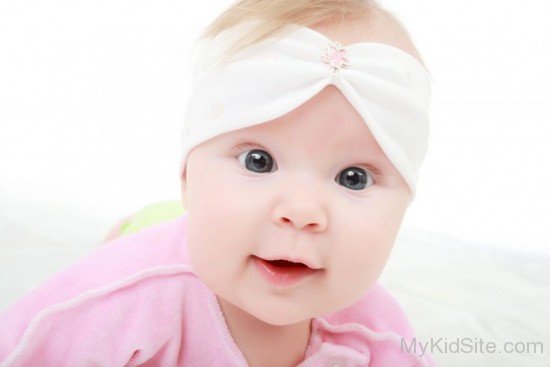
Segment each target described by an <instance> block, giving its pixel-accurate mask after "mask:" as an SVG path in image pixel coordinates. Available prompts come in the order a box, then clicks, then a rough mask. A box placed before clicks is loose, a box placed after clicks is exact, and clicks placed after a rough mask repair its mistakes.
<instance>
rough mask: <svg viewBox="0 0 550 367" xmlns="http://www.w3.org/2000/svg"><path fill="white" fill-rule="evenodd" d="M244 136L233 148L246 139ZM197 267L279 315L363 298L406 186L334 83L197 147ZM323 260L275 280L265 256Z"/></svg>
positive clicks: (226, 290)
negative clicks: (294, 277)
mask: <svg viewBox="0 0 550 367" xmlns="http://www.w3.org/2000/svg"><path fill="white" fill-rule="evenodd" d="M243 143H249V145H247V146H244V147H242V149H241V150H238V147H239V145H241V144H243ZM182 194H183V195H182V198H183V205H184V206H185V208H187V210H188V211H189V222H188V237H187V240H188V251H189V254H190V257H191V260H192V263H193V267H194V269H195V271H196V273H197V275H198V276H199V278H201V279H202V281H203V282H204V283H206V285H207V286H208V287H209V288H210V289H211V290H212V291H213V292H214V293H216V294H217V295H218V296H219V297H221V298H223V299H224V300H225V301H228V302H230V303H232V304H233V305H235V306H237V307H239V308H241V309H243V310H245V311H246V312H248V313H249V314H251V315H253V316H255V317H257V318H258V319H261V320H263V321H265V322H267V323H270V324H273V325H284V324H291V323H296V322H299V321H303V320H306V319H309V318H311V317H313V316H318V315H322V314H326V313H329V312H333V311H336V310H339V309H341V308H344V307H346V306H349V305H351V304H353V303H354V302H355V301H357V300H358V299H359V298H360V297H361V296H362V295H363V294H364V293H365V292H366V291H367V289H368V288H369V287H370V286H372V285H373V284H374V282H375V281H376V280H377V278H378V276H379V274H380V272H381V271H382V269H383V267H384V264H385V263H386V259H387V258H388V255H389V253H390V250H391V248H392V245H393V243H394V239H395V237H396V234H397V232H398V229H399V227H400V224H401V221H402V219H403V216H404V214H405V211H406V208H407V206H408V203H409V201H410V199H411V195H410V191H409V189H408V187H407V185H406V183H405V181H404V180H403V178H402V176H401V175H400V174H399V172H398V171H397V170H396V169H395V167H394V166H393V165H392V164H391V162H390V161H389V160H388V158H387V157H386V156H385V154H384V153H383V151H382V150H381V148H380V147H379V145H378V143H377V142H376V140H375V139H374V138H373V136H372V135H371V133H370V131H369V129H368V127H367V125H366V124H365V122H364V121H363V120H362V118H361V116H360V115H359V114H358V113H357V111H355V109H354V108H353V107H352V106H351V105H350V104H349V102H348V101H347V100H346V98H345V97H344V96H343V95H342V94H341V92H340V91H339V90H338V89H337V88H336V87H334V86H332V85H329V86H327V87H326V88H325V89H324V90H323V91H321V92H320V93H319V94H318V95H316V96H315V97H313V98H312V99H310V100H309V101H308V102H306V103H305V104H303V105H302V106H300V107H299V108H297V109H295V110H293V111H291V112H290V113H288V114H286V115H284V116H282V117H280V118H277V119H276V120H272V121H269V122H266V123H263V124H260V125H256V126H252V127H248V128H245V129H240V130H236V131H231V132H228V133H225V134H223V135H219V136H217V137H215V138H213V139H210V140H208V141H206V142H204V143H202V144H200V145H198V146H197V147H195V148H194V149H193V150H192V151H191V153H190V154H189V156H188V160H187V168H186V171H185V176H184V177H183V181H182ZM281 257H292V258H299V259H302V260H304V261H305V262H309V263H310V265H312V266H314V267H316V268H319V269H318V270H316V271H314V272H313V273H311V274H310V275H308V276H306V277H303V278H301V279H299V280H298V281H296V282H294V283H292V284H290V285H281V284H274V283H273V282H271V281H269V280H268V279H267V278H266V277H265V276H264V275H262V272H261V271H260V270H259V267H258V266H257V263H256V260H257V259H258V258H264V259H273V258H281Z"/></svg>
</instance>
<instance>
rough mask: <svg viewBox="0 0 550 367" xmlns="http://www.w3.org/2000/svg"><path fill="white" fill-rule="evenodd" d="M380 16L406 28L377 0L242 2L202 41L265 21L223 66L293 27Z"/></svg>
mask: <svg viewBox="0 0 550 367" xmlns="http://www.w3.org/2000/svg"><path fill="white" fill-rule="evenodd" d="M376 13H383V14H384V15H386V16H388V17H389V18H391V19H392V20H393V21H395V22H396V23H398V24H399V25H401V26H402V24H401V22H400V21H399V20H398V19H397V17H396V16H395V15H394V14H392V13H391V12H389V11H387V10H385V9H383V8H382V7H381V6H380V5H379V4H378V3H377V2H376V0H332V1H331V0H239V1H236V2H235V3H233V4H232V5H231V6H230V7H229V8H228V9H226V10H225V11H224V12H223V13H222V14H220V15H219V16H218V17H217V18H216V19H214V21H213V22H212V23H211V24H210V25H209V26H208V27H207V28H206V29H205V31H204V32H203V33H202V35H201V36H200V37H199V39H198V41H201V40H204V39H207V38H213V37H215V36H217V35H218V34H220V33H221V32H223V31H224V30H226V29H228V28H231V27H233V26H235V25H237V24H240V23H242V22H246V21H249V20H261V22H258V23H257V26H256V28H254V29H253V30H252V31H251V32H249V33H247V34H244V35H242V36H241V37H240V38H238V39H237V41H236V42H235V43H234V44H233V45H230V46H229V47H228V49H227V51H226V53H225V54H224V55H223V56H222V60H221V63H223V62H225V61H228V60H229V59H230V58H231V57H233V56H234V55H235V54H237V53H238V52H239V51H240V50H242V49H244V48H246V47H248V46H250V45H253V44H256V43H258V42H261V41H263V40H265V39H267V38H269V37H271V36H275V35H279V34H280V33H282V32H283V31H285V30H286V28H287V26H289V25H300V26H304V27H309V26H312V25H314V24H319V23H324V22H335V21H339V22H341V23H342V22H345V21H346V20H353V19H357V18H360V17H364V16H365V17H367V19H373V18H374V16H375V14H376ZM402 28H403V29H404V27H402Z"/></svg>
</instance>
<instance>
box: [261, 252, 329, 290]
mask: <svg viewBox="0 0 550 367" xmlns="http://www.w3.org/2000/svg"><path fill="white" fill-rule="evenodd" d="M253 260H254V264H255V265H256V268H257V269H258V270H259V272H260V274H261V275H262V276H263V277H264V278H265V279H266V280H267V281H268V282H270V283H271V284H273V285H276V286H279V287H282V286H290V285H292V284H295V283H297V282H298V281H299V280H301V279H303V278H305V277H307V276H309V275H312V274H314V273H316V272H318V271H319V270H320V269H312V268H310V267H308V266H307V265H305V264H303V263H295V262H292V261H288V260H265V259H262V258H260V257H257V256H253Z"/></svg>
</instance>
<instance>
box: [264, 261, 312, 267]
mask: <svg viewBox="0 0 550 367" xmlns="http://www.w3.org/2000/svg"><path fill="white" fill-rule="evenodd" d="M266 261H267V262H268V263H270V264H271V265H273V266H277V267H305V268H307V267H308V266H307V265H306V264H302V263H295V262H292V261H287V260H266Z"/></svg>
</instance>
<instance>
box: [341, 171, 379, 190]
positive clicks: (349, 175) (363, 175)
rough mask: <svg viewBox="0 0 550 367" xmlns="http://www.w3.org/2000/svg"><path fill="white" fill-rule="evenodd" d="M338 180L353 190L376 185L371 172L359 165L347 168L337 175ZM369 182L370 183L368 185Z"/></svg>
mask: <svg viewBox="0 0 550 367" xmlns="http://www.w3.org/2000/svg"><path fill="white" fill-rule="evenodd" d="M336 181H337V182H338V183H340V184H342V185H344V186H346V187H347V188H349V189H351V190H363V189H364V188H365V187H368V186H371V185H374V179H373V177H372V175H371V173H370V172H367V171H365V170H364V169H362V168H359V167H349V168H346V169H345V170H343V171H342V172H341V173H340V174H339V175H338V176H337V177H336ZM367 183H369V184H368V186H367Z"/></svg>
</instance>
